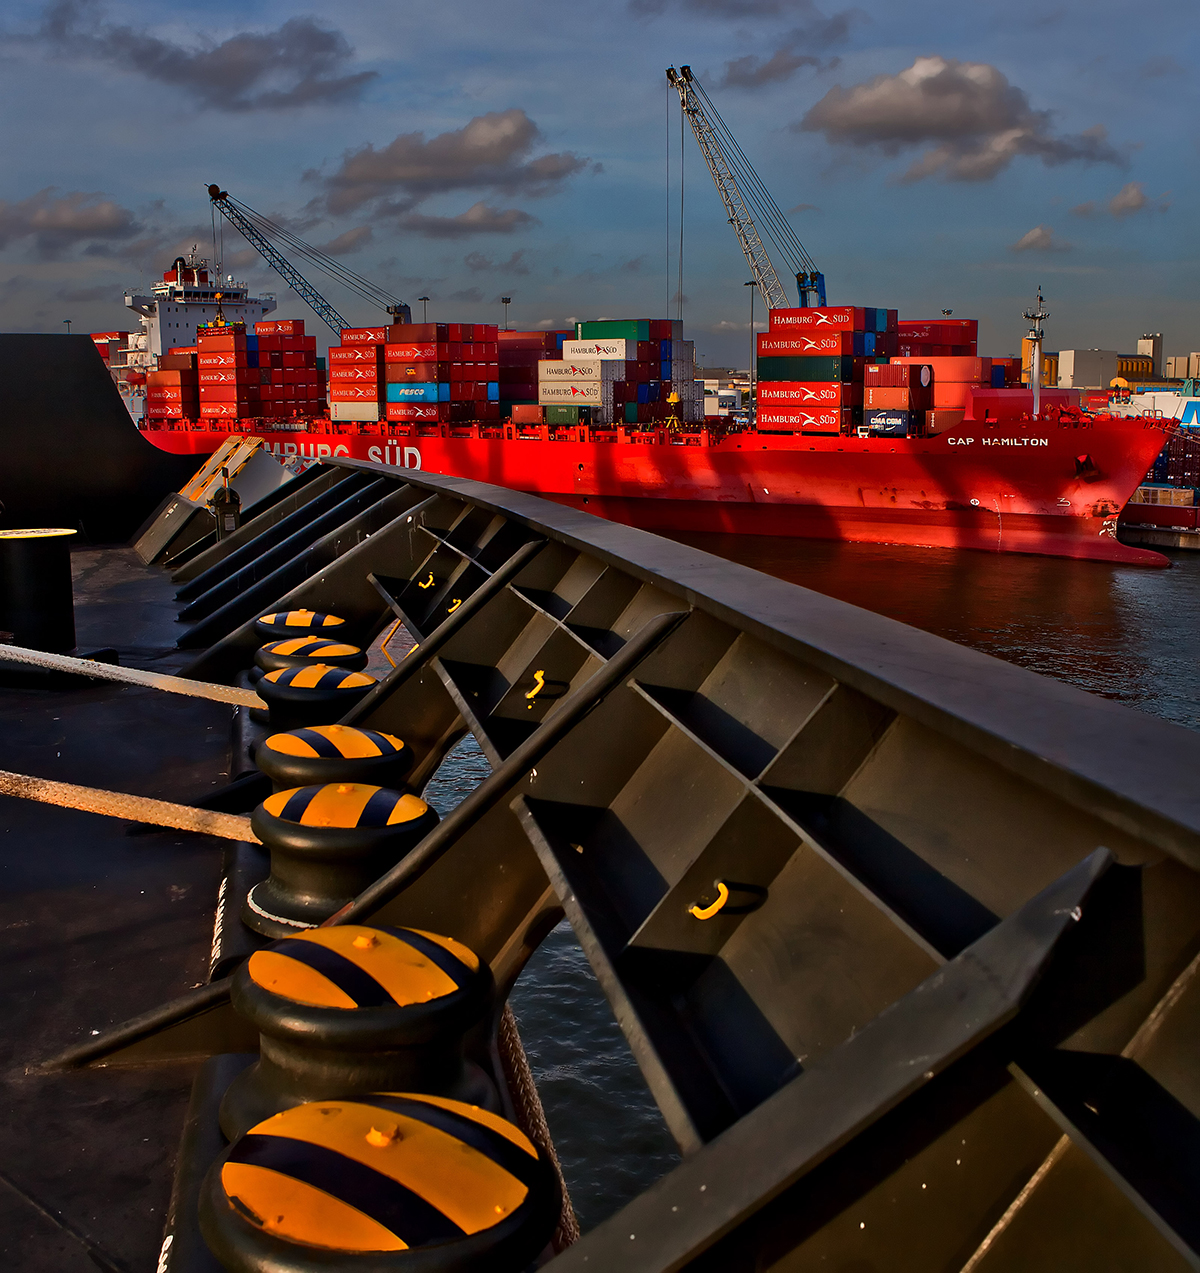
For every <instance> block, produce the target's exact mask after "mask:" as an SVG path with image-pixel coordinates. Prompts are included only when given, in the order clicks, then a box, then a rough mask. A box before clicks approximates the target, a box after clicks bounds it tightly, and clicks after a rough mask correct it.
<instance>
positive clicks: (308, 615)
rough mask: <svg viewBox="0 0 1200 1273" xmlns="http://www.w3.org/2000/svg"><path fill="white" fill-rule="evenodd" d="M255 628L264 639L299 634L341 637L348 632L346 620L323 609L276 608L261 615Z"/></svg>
mask: <svg viewBox="0 0 1200 1273" xmlns="http://www.w3.org/2000/svg"><path fill="white" fill-rule="evenodd" d="M254 630H255V632H257V633H258V635H259V636H260V637H262V639H263V640H264V641H281V640H283V638H284V637H297V636H326V637H341V636H344V635H345V633H346V620H345V619H343V618H341V617H339V616H338V615H336V614H326V613H324V612H323V611H321V610H276V611H274V612H273V613H272V614H261V615H259V617H258V618H257V619H255V621H254Z"/></svg>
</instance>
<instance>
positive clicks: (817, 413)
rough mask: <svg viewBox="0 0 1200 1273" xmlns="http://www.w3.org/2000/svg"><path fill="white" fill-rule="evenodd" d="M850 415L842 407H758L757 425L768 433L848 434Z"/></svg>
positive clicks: (849, 412)
mask: <svg viewBox="0 0 1200 1273" xmlns="http://www.w3.org/2000/svg"><path fill="white" fill-rule="evenodd" d="M852 418H853V417H852V413H851V411H850V410H849V409H848V408H844V407H774V406H772V407H759V409H758V416H757V424H758V428H759V429H760V430H762V431H763V432H766V433H770V432H772V431H774V432H783V433H796V432H799V433H842V432H848V431H849V428H850V423H851V420H852Z"/></svg>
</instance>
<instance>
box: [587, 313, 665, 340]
mask: <svg viewBox="0 0 1200 1273" xmlns="http://www.w3.org/2000/svg"><path fill="white" fill-rule="evenodd" d="M575 339H576V340H649V339H650V320H649V319H648V318H612V319H605V320H604V321H603V322H596V323H576V324H575Z"/></svg>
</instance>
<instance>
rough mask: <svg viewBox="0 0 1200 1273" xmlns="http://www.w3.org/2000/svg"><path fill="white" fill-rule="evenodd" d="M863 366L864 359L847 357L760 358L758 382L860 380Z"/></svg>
mask: <svg viewBox="0 0 1200 1273" xmlns="http://www.w3.org/2000/svg"><path fill="white" fill-rule="evenodd" d="M801 312H804V311H801ZM863 366H864V359H862V358H853V357H850V356H848V355H833V356H820V357H812V358H775V357H771V358H760V359H759V360H758V379H759V381H760V382H761V381H765V380H821V381H831V380H861V379H862V369H863Z"/></svg>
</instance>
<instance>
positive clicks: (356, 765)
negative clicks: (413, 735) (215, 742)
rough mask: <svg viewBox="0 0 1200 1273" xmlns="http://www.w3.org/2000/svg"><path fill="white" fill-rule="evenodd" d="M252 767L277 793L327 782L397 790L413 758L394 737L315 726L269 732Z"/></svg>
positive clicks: (349, 728) (351, 727) (348, 727)
mask: <svg viewBox="0 0 1200 1273" xmlns="http://www.w3.org/2000/svg"><path fill="white" fill-rule="evenodd" d="M254 763H255V764H256V765H257V766H258V767H259V769H261V770H262V772H263V773H265V774H266V775H267V777H268V778H270V779H271V781H272V783H274V785H275V790H276V791H283V790H285V789H286V788H288V787H306V786H309V785H311V784H313V783H329V782H365V783H375V784H377V785H379V786H381V787H399V786H400V785H401V784H402V783H403V781H404V777H405V775H406V774H407V773H408V771H409V770H410V769H411V768H412V763H413V755H412V748H411V747H409V746H408V745H407V744H406V743H405V742H404V740H403V739H402V738H397V737H396V736H395V734H384V733H380V732H379V731H378V730H375V729H360V728H359V727H358V726H357V725H313V726H311V727H309V728H306V729H293V730H289V731H288V732H286V733H281V734H270V735H269V736H268V737H267V738H265V739H263V741H262V742H261V743H259V745H258V748H257V749H256V750H255V753H254Z"/></svg>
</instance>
